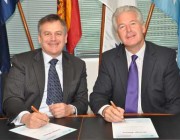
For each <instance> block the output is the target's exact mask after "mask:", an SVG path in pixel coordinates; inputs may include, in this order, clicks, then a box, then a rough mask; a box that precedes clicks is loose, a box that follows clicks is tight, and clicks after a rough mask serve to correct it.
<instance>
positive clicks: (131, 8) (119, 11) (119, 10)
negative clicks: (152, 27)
mask: <svg viewBox="0 0 180 140" xmlns="http://www.w3.org/2000/svg"><path fill="white" fill-rule="evenodd" d="M129 11H131V12H135V13H136V15H137V19H138V20H139V21H140V23H141V24H144V20H143V15H142V13H141V11H140V10H139V9H138V8H137V7H135V6H129V5H125V6H122V7H119V8H117V9H116V11H115V12H114V14H113V16H112V24H113V27H114V29H115V31H117V21H116V20H117V18H118V16H119V15H120V14H122V13H123V12H129Z"/></svg>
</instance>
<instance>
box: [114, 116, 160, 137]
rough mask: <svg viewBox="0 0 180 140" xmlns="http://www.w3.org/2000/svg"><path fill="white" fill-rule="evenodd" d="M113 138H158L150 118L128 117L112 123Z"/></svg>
mask: <svg viewBox="0 0 180 140" xmlns="http://www.w3.org/2000/svg"><path fill="white" fill-rule="evenodd" d="M112 129H113V138H114V139H115V138H158V137H159V136H158V134H157V132H156V130H155V128H154V126H153V123H152V121H151V119H150V118H127V119H125V120H124V121H123V122H118V123H112Z"/></svg>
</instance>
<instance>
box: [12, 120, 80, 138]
mask: <svg viewBox="0 0 180 140" xmlns="http://www.w3.org/2000/svg"><path fill="white" fill-rule="evenodd" d="M75 130H76V129H74V128H70V127H66V126H62V125H58V124H53V123H49V124H47V125H45V126H43V127H41V128H38V129H29V128H27V127H26V126H20V127H17V128H13V129H10V130H9V131H11V132H15V133H17V134H21V135H24V136H28V137H32V138H35V139H40V140H41V139H42V140H53V139H56V138H59V137H62V136H64V135H66V134H68V133H71V132H73V131H75Z"/></svg>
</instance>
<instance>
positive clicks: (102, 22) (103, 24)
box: [99, 4, 106, 64]
mask: <svg viewBox="0 0 180 140" xmlns="http://www.w3.org/2000/svg"><path fill="white" fill-rule="evenodd" d="M105 13H106V5H105V4H103V5H102V17H101V19H102V20H101V36H100V49H99V64H100V63H101V60H102V51H103V42H104V26H105Z"/></svg>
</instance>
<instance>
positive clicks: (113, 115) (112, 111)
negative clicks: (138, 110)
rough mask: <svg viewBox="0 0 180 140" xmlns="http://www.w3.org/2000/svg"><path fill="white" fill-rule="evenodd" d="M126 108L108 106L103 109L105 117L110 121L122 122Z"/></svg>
mask: <svg viewBox="0 0 180 140" xmlns="http://www.w3.org/2000/svg"><path fill="white" fill-rule="evenodd" d="M123 115H124V109H122V108H120V107H117V108H114V107H113V106H108V107H106V108H105V109H104V110H103V116H104V119H105V120H106V121H108V122H120V121H122V120H123V119H124V116H123Z"/></svg>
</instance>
